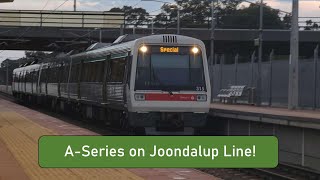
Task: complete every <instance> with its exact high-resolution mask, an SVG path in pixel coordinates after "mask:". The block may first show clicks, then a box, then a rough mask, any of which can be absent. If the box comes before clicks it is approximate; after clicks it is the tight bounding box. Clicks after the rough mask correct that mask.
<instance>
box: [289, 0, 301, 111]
mask: <svg viewBox="0 0 320 180" xmlns="http://www.w3.org/2000/svg"><path fill="white" fill-rule="evenodd" d="M298 19H299V0H292V23H291V41H290V60H289V93H288V95H289V96H288V98H289V99H288V108H289V109H297V108H298V106H299V22H298Z"/></svg>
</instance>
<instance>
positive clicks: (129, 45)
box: [70, 34, 204, 61]
mask: <svg viewBox="0 0 320 180" xmlns="http://www.w3.org/2000/svg"><path fill="white" fill-rule="evenodd" d="M137 37H139V36H137ZM118 41H119V42H121V40H118ZM137 43H146V44H163V43H166V44H168V45H190V44H200V45H202V46H204V43H203V42H202V41H201V40H199V39H196V38H192V37H188V36H183V35H176V34H160V35H150V36H144V37H139V38H137V39H134V40H132V41H128V42H123V43H116V44H113V45H110V46H106V47H102V48H99V49H95V50H91V51H87V52H82V53H79V54H75V55H72V56H70V57H71V58H72V59H73V60H75V61H81V60H88V59H90V60H97V59H101V58H103V57H107V56H108V55H110V54H111V53H113V54H119V53H128V52H129V51H133V50H134V49H133V48H134V46H135V44H137Z"/></svg>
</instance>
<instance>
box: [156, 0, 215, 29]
mask: <svg viewBox="0 0 320 180" xmlns="http://www.w3.org/2000/svg"><path fill="white" fill-rule="evenodd" d="M175 1H176V4H178V6H179V7H181V11H180V20H181V27H191V26H195V27H200V26H207V25H205V24H207V22H208V20H209V17H211V16H210V11H211V9H210V1H204V0H175ZM161 9H162V12H161V13H160V14H159V15H157V16H156V18H155V22H156V23H155V25H157V26H160V25H167V27H172V26H174V25H176V24H177V16H178V7H177V6H176V7H174V6H172V5H170V4H164V5H163V6H162V7H161Z"/></svg>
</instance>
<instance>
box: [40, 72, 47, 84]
mask: <svg viewBox="0 0 320 180" xmlns="http://www.w3.org/2000/svg"><path fill="white" fill-rule="evenodd" d="M47 71H48V69H47V68H44V69H42V70H41V76H40V82H41V83H45V82H46V77H47Z"/></svg>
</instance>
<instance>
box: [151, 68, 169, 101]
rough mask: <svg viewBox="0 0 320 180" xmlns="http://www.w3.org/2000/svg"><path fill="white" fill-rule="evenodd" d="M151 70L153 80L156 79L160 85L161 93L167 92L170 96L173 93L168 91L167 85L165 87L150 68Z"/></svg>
mask: <svg viewBox="0 0 320 180" xmlns="http://www.w3.org/2000/svg"><path fill="white" fill-rule="evenodd" d="M152 69H153V78H154V79H156V80H157V81H158V82H159V83H160V86H161V89H160V90H161V91H167V92H168V93H169V94H170V95H171V96H172V95H173V92H172V91H171V90H170V89H169V87H168V85H165V84H164V83H163V82H162V81H161V80H160V78H159V77H158V74H156V72H155V69H154V68H153V66H152Z"/></svg>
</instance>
